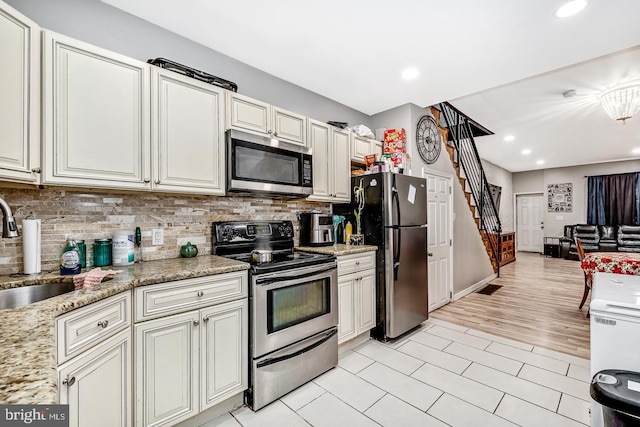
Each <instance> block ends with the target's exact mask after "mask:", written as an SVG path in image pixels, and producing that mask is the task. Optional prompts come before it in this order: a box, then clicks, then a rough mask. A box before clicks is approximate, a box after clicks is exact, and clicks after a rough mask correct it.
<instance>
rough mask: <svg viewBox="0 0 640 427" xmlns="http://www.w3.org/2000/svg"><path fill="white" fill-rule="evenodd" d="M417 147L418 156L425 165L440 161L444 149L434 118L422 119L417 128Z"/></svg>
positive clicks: (426, 117)
mask: <svg viewBox="0 0 640 427" xmlns="http://www.w3.org/2000/svg"><path fill="white" fill-rule="evenodd" d="M416 145H417V146H418V154H420V157H421V158H422V160H423V161H424V162H425V163H427V164H431V163H435V161H436V160H438V157H439V156H440V149H441V148H442V136H441V135H440V129H439V128H438V124H437V123H436V121H435V120H434V119H433V117H431V116H422V117H420V120H419V121H418V126H417V127H416Z"/></svg>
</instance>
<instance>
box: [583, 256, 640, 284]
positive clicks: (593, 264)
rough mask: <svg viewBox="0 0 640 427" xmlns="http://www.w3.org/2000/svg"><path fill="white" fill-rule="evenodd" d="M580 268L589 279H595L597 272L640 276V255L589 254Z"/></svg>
mask: <svg viewBox="0 0 640 427" xmlns="http://www.w3.org/2000/svg"><path fill="white" fill-rule="evenodd" d="M580 266H581V267H582V269H583V270H584V272H585V273H586V274H587V277H588V278H589V279H593V273H595V272H597V271H601V272H604V273H615V274H630V275H634V276H640V253H630V252H589V253H587V254H585V256H584V259H583V260H582V263H581V265H580Z"/></svg>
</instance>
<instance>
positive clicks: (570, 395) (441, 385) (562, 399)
mask: <svg viewBox="0 0 640 427" xmlns="http://www.w3.org/2000/svg"><path fill="white" fill-rule="evenodd" d="M589 401H590V398H589V360H586V359H581V358H578V357H575V356H571V355H566V354H563V353H558V352H554V351H552V350H548V349H545V348H541V347H535V346H532V345H528V344H524V343H521V342H517V341H513V340H510V339H506V338H501V337H497V336H493V335H490V334H487V333H484V332H480V331H475V330H472V329H467V328H465V327H461V326H458V325H454V324H451V323H447V322H444V321H440V320H436V319H431V320H428V321H426V322H425V323H424V324H423V327H422V328H421V329H420V330H418V331H416V332H414V333H413V334H411V335H410V336H408V337H406V338H403V339H401V340H399V341H398V342H393V343H384V344H383V343H380V342H377V341H373V340H372V341H368V342H366V343H364V344H363V345H361V346H359V347H357V348H355V349H353V350H349V351H346V352H344V353H342V354H341V355H340V358H339V363H338V366H337V367H336V368H335V369H332V370H331V371H329V372H327V373H325V374H323V375H321V376H319V377H318V378H316V379H314V380H313V381H311V382H309V383H307V384H306V385H304V386H302V387H300V388H298V389H297V390H295V391H293V392H291V393H289V394H288V395H286V396H284V397H282V398H281V399H279V400H277V401H276V402H273V403H272V404H270V405H268V406H267V407H265V408H263V409H261V410H260V411H258V412H253V411H251V410H250V409H248V408H246V407H243V408H240V409H237V410H235V411H233V412H231V413H229V414H225V415H223V416H221V417H219V418H217V419H215V420H213V421H210V422H208V423H207V424H205V425H204V426H203V427H238V426H244V427H252V426H259V427H271V426H273V427H276V426H277V427H289V426H307V427H308V426H310V425H311V426H317V427H324V426H327V427H336V426H349V427H355V426H379V425H381V426H393V427H398V426H427V427H428V426H454V427H459V426H460V427H462V426H470V427H471V426H473V427H477V426H482V427H493V426H496V427H498V426H514V425H517V426H532V427H533V426H542V427H555V426H584V425H588V424H589Z"/></svg>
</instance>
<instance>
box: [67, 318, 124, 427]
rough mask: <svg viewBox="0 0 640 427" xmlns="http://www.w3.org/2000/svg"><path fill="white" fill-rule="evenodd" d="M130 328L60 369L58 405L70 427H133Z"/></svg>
mask: <svg viewBox="0 0 640 427" xmlns="http://www.w3.org/2000/svg"><path fill="white" fill-rule="evenodd" d="M131 355H132V350H131V328H127V329H126V330H124V331H122V332H120V333H118V334H117V335H115V336H114V337H112V338H109V339H108V340H106V341H105V342H103V343H102V344H100V345H98V346H96V347H94V348H93V349H91V350H89V351H87V352H85V353H83V354H82V355H80V356H78V357H76V358H75V359H73V360H72V361H70V362H69V363H67V364H65V365H64V367H62V368H60V369H59V370H58V386H59V387H60V388H59V390H60V391H59V402H60V403H61V404H67V405H69V426H71V427H85V426H95V427H117V426H122V427H124V426H131V422H132V411H131V408H132V393H131V389H132V386H131Z"/></svg>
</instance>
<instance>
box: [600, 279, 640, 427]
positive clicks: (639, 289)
mask: <svg viewBox="0 0 640 427" xmlns="http://www.w3.org/2000/svg"><path fill="white" fill-rule="evenodd" d="M592 289H593V293H592V295H591V378H593V376H594V375H595V374H596V373H598V372H600V371H602V370H603V369H624V370H628V371H634V372H640V276H630V275H626V274H613V273H600V272H597V273H595V275H594V278H593V287H592ZM602 425H603V419H602V406H601V405H600V404H598V403H596V402H595V401H593V400H592V402H591V426H592V427H601V426H602Z"/></svg>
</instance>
